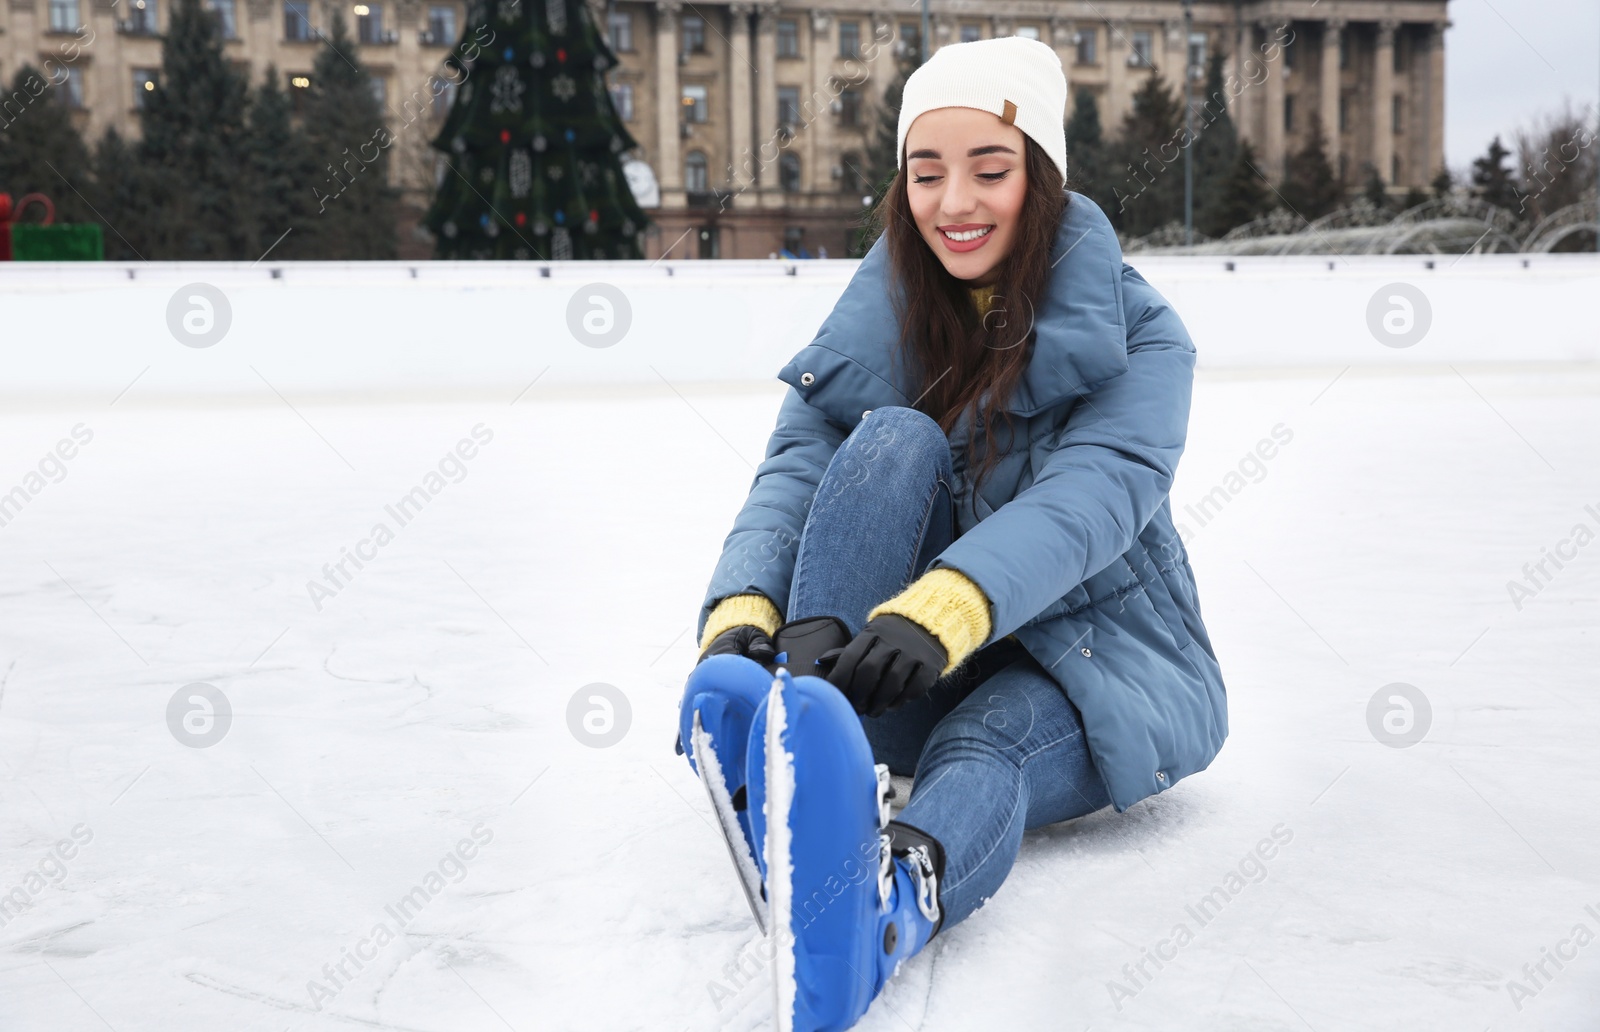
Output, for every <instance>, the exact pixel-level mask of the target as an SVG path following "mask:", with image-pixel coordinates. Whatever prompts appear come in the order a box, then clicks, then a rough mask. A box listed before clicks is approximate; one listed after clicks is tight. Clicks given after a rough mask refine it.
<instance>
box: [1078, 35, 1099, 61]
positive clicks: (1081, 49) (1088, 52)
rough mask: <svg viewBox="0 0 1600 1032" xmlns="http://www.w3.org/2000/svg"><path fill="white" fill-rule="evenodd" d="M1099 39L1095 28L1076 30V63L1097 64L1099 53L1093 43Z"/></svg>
mask: <svg viewBox="0 0 1600 1032" xmlns="http://www.w3.org/2000/svg"><path fill="white" fill-rule="evenodd" d="M1099 39H1100V33H1099V30H1097V29H1079V30H1078V63H1079V64H1081V65H1092V64H1098V63H1099V61H1100V55H1099V54H1098V53H1097V52H1096V50H1095V44H1096V43H1097V42H1098V41H1099Z"/></svg>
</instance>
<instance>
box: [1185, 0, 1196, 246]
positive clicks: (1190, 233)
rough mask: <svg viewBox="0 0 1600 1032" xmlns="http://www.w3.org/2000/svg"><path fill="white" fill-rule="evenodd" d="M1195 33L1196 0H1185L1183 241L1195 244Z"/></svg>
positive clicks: (1187, 244)
mask: <svg viewBox="0 0 1600 1032" xmlns="http://www.w3.org/2000/svg"><path fill="white" fill-rule="evenodd" d="M1193 33H1194V0H1183V243H1184V246H1185V247H1193V246H1194V103H1193V98H1192V97H1191V96H1190V93H1189V91H1190V85H1191V83H1193V81H1194V74H1193V71H1192V69H1190V67H1189V55H1190V47H1189V37H1190V36H1191V35H1192V34H1193Z"/></svg>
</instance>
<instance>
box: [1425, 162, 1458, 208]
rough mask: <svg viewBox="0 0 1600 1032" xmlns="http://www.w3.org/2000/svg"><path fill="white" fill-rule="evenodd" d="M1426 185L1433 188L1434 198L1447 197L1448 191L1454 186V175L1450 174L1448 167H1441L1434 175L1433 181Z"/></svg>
mask: <svg viewBox="0 0 1600 1032" xmlns="http://www.w3.org/2000/svg"><path fill="white" fill-rule="evenodd" d="M1428 185H1429V186H1430V187H1432V188H1433V196H1434V198H1435V199H1436V200H1437V199H1442V198H1445V197H1449V196H1450V192H1451V191H1452V190H1454V189H1455V188H1456V177H1455V176H1453V175H1451V174H1450V170H1449V169H1448V168H1443V167H1441V168H1440V169H1439V174H1438V175H1436V176H1434V177H1433V182H1432V183H1430V184H1428Z"/></svg>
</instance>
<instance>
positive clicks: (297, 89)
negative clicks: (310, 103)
mask: <svg viewBox="0 0 1600 1032" xmlns="http://www.w3.org/2000/svg"><path fill="white" fill-rule="evenodd" d="M310 93H311V73H310V72H290V73H289V107H290V108H291V109H292V110H293V111H294V113H295V114H297V115H303V114H305V111H306V97H308V96H309V95H310Z"/></svg>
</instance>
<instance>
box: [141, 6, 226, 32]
mask: <svg viewBox="0 0 1600 1032" xmlns="http://www.w3.org/2000/svg"><path fill="white" fill-rule="evenodd" d="M146 2H147V3H149V4H150V7H151V15H150V18H151V20H152V21H154V20H155V13H154V12H155V0H146ZM206 6H207V7H208V8H210V9H211V10H213V11H215V12H216V14H217V26H218V27H219V28H220V29H222V38H223V39H238V38H239V18H238V14H237V8H236V7H235V5H234V0H207V3H206Z"/></svg>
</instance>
